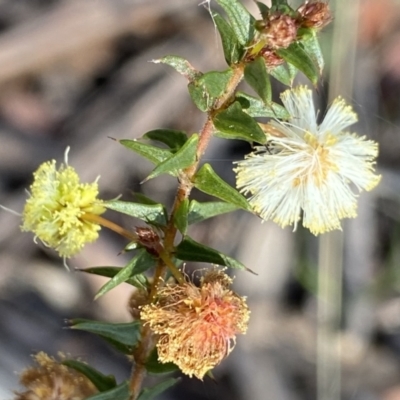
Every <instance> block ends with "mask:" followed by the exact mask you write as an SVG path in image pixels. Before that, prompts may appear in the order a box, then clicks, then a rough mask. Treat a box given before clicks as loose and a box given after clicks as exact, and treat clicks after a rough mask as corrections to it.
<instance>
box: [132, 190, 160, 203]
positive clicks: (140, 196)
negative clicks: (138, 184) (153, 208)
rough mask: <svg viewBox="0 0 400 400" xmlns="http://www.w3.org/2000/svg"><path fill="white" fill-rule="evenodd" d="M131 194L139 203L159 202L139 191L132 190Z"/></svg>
mask: <svg viewBox="0 0 400 400" xmlns="http://www.w3.org/2000/svg"><path fill="white" fill-rule="evenodd" d="M133 196H134V198H135V199H136V200H137V202H138V203H140V204H149V205H154V204H159V203H158V202H157V201H155V200H153V199H151V198H150V197H147V196H145V195H144V194H143V193H140V192H133Z"/></svg>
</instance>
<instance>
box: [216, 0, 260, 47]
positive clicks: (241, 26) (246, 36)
mask: <svg viewBox="0 0 400 400" xmlns="http://www.w3.org/2000/svg"><path fill="white" fill-rule="evenodd" d="M216 1H217V3H218V4H219V5H220V6H221V7H222V8H223V9H224V11H225V12H226V14H227V16H228V18H229V21H230V23H231V26H232V29H233V30H234V32H235V34H236V37H237V38H238V40H239V43H240V44H242V45H243V46H246V45H248V44H249V43H250V42H251V40H252V39H253V37H254V31H255V30H254V23H255V19H254V17H253V16H252V15H251V14H250V13H249V12H248V11H247V10H246V8H245V7H244V6H243V5H242V3H240V2H239V1H238V0H216Z"/></svg>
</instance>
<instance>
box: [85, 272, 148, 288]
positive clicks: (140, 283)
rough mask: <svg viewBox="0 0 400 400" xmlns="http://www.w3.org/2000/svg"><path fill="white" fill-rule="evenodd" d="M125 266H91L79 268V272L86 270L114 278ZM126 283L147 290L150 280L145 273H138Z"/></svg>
mask: <svg viewBox="0 0 400 400" xmlns="http://www.w3.org/2000/svg"><path fill="white" fill-rule="evenodd" d="M122 270H123V268H121V267H91V268H85V269H78V270H77V271H79V272H86V273H87V274H93V275H99V276H105V277H107V278H113V277H114V276H116V275H117V274H118V273H119V272H121V271H122ZM125 283H128V284H129V285H132V286H135V287H137V288H138V289H142V290H146V289H147V287H148V281H147V278H146V276H145V275H143V274H136V275H134V276H131V277H130V278H128V279H127V280H126V281H125Z"/></svg>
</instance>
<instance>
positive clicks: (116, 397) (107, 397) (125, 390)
mask: <svg viewBox="0 0 400 400" xmlns="http://www.w3.org/2000/svg"><path fill="white" fill-rule="evenodd" d="M129 398H130V393H129V386H128V382H127V381H125V382H122V383H121V384H119V385H118V386H116V387H115V388H113V389H111V390H107V391H105V392H101V393H98V394H95V395H93V396H90V397H88V398H87V399H86V400H129Z"/></svg>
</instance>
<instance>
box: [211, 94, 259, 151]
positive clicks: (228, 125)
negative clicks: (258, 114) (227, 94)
mask: <svg viewBox="0 0 400 400" xmlns="http://www.w3.org/2000/svg"><path fill="white" fill-rule="evenodd" d="M213 122H214V126H215V127H216V128H217V129H218V132H216V133H215V134H216V136H219V137H222V138H225V139H241V140H246V141H248V142H258V143H265V142H266V136H265V133H264V132H263V130H262V129H261V128H260V126H259V125H258V123H257V121H256V120H255V119H253V118H252V117H250V116H249V115H248V114H246V113H245V112H244V111H243V110H242V107H241V105H240V103H239V102H237V101H235V102H234V103H233V104H231V105H230V106H229V107H228V108H227V109H226V110H223V111H221V112H219V113H218V114H217V115H216V116H215V117H214V119H213Z"/></svg>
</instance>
